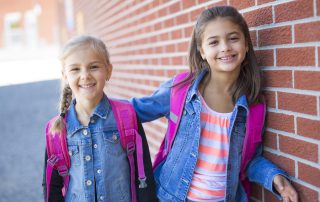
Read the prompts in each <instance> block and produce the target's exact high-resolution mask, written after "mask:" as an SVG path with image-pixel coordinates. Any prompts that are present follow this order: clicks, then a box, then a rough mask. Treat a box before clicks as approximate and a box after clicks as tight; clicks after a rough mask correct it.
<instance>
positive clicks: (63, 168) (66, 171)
mask: <svg viewBox="0 0 320 202" xmlns="http://www.w3.org/2000/svg"><path fill="white" fill-rule="evenodd" d="M58 172H59V175H60V176H62V177H65V176H67V175H69V169H68V167H67V166H66V165H62V166H59V167H58Z"/></svg>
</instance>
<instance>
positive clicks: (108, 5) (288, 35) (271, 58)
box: [75, 0, 320, 202]
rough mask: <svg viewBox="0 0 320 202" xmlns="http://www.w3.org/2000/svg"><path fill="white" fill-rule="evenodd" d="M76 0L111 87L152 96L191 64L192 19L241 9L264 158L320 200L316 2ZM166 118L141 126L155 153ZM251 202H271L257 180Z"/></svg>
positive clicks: (116, 92)
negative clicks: (103, 53) (263, 114)
mask: <svg viewBox="0 0 320 202" xmlns="http://www.w3.org/2000/svg"><path fill="white" fill-rule="evenodd" d="M90 2H91V3H88V1H85V0H77V1H76V2H75V3H76V4H75V15H77V13H78V14H79V13H82V14H83V16H84V24H83V27H84V30H85V31H84V32H85V33H87V34H92V35H96V36H98V37H100V38H102V39H103V40H104V41H105V42H106V44H107V46H108V47H109V51H110V53H111V61H112V63H113V65H114V71H113V75H112V80H111V83H110V84H108V86H107V89H108V93H111V94H112V95H113V96H115V97H121V98H130V97H132V96H144V95H149V94H150V93H152V91H153V90H154V89H155V88H156V87H157V86H159V84H160V83H161V82H163V81H165V80H167V79H168V78H170V77H172V76H173V75H175V74H176V73H178V72H181V71H184V70H186V69H188V67H187V65H186V55H187V50H188V43H189V40H190V36H191V32H192V27H193V25H194V24H195V19H196V17H197V16H198V15H199V13H200V12H201V11H203V10H204V9H205V8H208V7H211V6H215V5H233V6H235V7H237V8H238V9H239V10H240V12H241V13H242V14H243V15H244V17H245V19H246V20H247V22H248V25H249V27H250V32H251V36H252V40H253V42H254V46H255V50H256V53H257V56H258V59H259V64H260V66H261V67H262V69H263V72H264V77H265V84H266V88H265V92H266V95H267V99H268V117H267V121H268V128H267V131H266V133H265V136H264V142H265V156H266V157H268V158H269V159H271V160H272V161H273V162H275V163H276V164H278V165H279V166H280V167H281V168H283V169H285V170H287V171H288V173H289V174H290V175H291V176H292V180H293V183H294V185H295V187H296V188H297V189H298V190H299V194H300V198H301V201H303V202H315V201H319V200H320V188H319V187H320V149H319V147H320V109H319V108H320V103H319V102H320V101H319V100H320V98H319V97H320V92H319V90H320V67H319V65H320V43H319V41H320V0H298V1H272V0H241V1H240V0H229V1H206V0H194V1H189V0H185V1H179V0H178V1H176V0H175V1H161V0H157V1H152V0H145V1H142V0H141V1H125V0H122V1H98V0H94V1H90ZM165 127H166V121H165V120H158V121H155V122H153V123H149V124H146V125H145V129H146V132H147V135H148V140H149V143H150V146H151V151H152V154H154V152H155V151H156V150H157V146H158V145H159V142H160V141H161V138H162V136H163V134H164V132H165ZM253 197H254V200H255V201H268V202H269V201H276V199H275V197H274V196H272V195H271V194H270V193H269V192H268V191H266V190H263V189H262V188H261V187H259V186H256V185H255V186H254V193H253Z"/></svg>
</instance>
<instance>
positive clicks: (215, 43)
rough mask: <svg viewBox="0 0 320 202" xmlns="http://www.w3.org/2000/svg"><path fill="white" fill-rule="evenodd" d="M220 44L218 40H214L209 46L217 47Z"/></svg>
mask: <svg viewBox="0 0 320 202" xmlns="http://www.w3.org/2000/svg"><path fill="white" fill-rule="evenodd" d="M218 43H219V42H218V41H217V40H214V41H210V42H209V45H210V46H215V45H218Z"/></svg>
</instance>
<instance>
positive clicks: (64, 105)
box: [50, 85, 72, 133]
mask: <svg viewBox="0 0 320 202" xmlns="http://www.w3.org/2000/svg"><path fill="white" fill-rule="evenodd" d="M61 91H62V92H61V98H60V116H59V117H58V118H57V119H56V121H55V122H54V124H53V125H52V127H51V129H50V130H51V132H53V133H55V132H62V130H64V128H65V124H64V121H63V119H64V117H65V114H66V112H67V110H68V108H69V106H70V104H71V100H72V90H71V88H70V87H69V86H68V85H64V87H63V89H62V90H61Z"/></svg>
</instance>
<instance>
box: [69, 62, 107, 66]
mask: <svg viewBox="0 0 320 202" xmlns="http://www.w3.org/2000/svg"><path fill="white" fill-rule="evenodd" d="M97 63H98V64H104V63H103V62H100V61H93V62H90V63H89V64H88V65H92V64H97ZM79 65H80V64H78V63H73V64H70V65H67V66H68V67H75V66H79Z"/></svg>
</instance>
